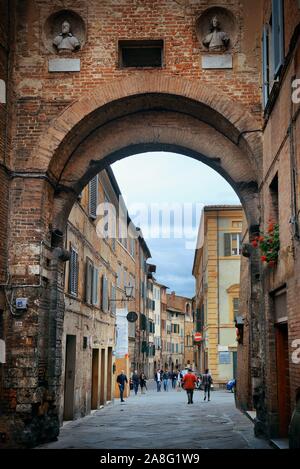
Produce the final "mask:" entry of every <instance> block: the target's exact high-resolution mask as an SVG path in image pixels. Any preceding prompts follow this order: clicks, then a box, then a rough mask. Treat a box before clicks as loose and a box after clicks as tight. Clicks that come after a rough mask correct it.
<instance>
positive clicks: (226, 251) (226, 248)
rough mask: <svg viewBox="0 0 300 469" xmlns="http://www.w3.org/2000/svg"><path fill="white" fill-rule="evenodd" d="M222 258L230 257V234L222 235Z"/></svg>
mask: <svg viewBox="0 0 300 469" xmlns="http://www.w3.org/2000/svg"><path fill="white" fill-rule="evenodd" d="M224 256H225V257H228V256H231V234H230V233H224Z"/></svg>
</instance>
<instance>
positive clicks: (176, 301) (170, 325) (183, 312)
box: [166, 292, 194, 371]
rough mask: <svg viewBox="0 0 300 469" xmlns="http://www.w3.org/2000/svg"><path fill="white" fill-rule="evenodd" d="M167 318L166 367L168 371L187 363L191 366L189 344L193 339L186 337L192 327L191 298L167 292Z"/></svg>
mask: <svg viewBox="0 0 300 469" xmlns="http://www.w3.org/2000/svg"><path fill="white" fill-rule="evenodd" d="M167 318H168V322H167V357H166V358H167V363H168V369H169V370H170V371H173V370H179V369H180V370H181V369H183V368H185V367H187V366H188V365H190V366H191V367H192V368H193V367H194V363H193V354H191V345H190V342H191V341H192V340H193V339H192V338H191V339H188V337H189V338H190V337H191V331H193V329H194V327H193V315H192V300H191V298H186V297H183V296H179V295H176V293H175V292H172V293H170V294H167ZM191 324H192V327H191ZM187 341H189V346H188V347H186V343H187ZM188 361H189V362H190V363H188Z"/></svg>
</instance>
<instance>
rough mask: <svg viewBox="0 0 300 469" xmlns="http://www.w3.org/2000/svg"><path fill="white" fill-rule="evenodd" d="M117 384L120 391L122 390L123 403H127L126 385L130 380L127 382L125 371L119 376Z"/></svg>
mask: <svg viewBox="0 0 300 469" xmlns="http://www.w3.org/2000/svg"><path fill="white" fill-rule="evenodd" d="M117 383H118V385H119V389H120V399H121V402H125V401H124V398H123V396H124V389H125V385H126V383H128V380H127V376H126V375H125V373H124V370H122V371H121V374H119V375H118V376H117Z"/></svg>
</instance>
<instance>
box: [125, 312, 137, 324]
mask: <svg viewBox="0 0 300 469" xmlns="http://www.w3.org/2000/svg"><path fill="white" fill-rule="evenodd" d="M126 317H127V321H128V322H135V321H136V320H137V318H138V315H137V314H136V312H135V311H130V312H129V313H128V314H127V316H126Z"/></svg>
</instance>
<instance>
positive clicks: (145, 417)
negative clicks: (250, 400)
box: [39, 383, 270, 449]
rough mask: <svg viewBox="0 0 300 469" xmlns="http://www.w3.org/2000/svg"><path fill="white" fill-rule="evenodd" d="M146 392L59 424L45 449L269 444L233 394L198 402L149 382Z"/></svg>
mask: <svg viewBox="0 0 300 469" xmlns="http://www.w3.org/2000/svg"><path fill="white" fill-rule="evenodd" d="M149 387H150V389H149V390H148V391H147V393H146V394H143V395H141V393H140V391H139V394H138V395H137V396H135V395H133V394H131V396H130V397H129V398H128V399H126V401H125V403H124V404H123V403H122V404H121V403H120V401H119V400H118V399H116V400H115V402H114V403H113V404H109V405H108V406H106V407H105V408H103V409H100V410H97V411H95V412H94V413H93V414H92V415H89V416H87V417H85V418H83V419H80V420H76V421H72V422H68V423H66V424H64V426H63V428H62V429H61V433H60V436H59V439H58V441H57V442H53V443H50V444H46V445H42V446H40V447H39V448H49V449H56V448H59V449H63V448H65V449H68V448H69V449H71V448H72V449H74V448H85V449H103V448H105V449H144V448H148V449H154V448H155V449H157V448H164V449H169V448H176V449H226V448H227V449H230V448H231V449H270V446H269V445H268V443H267V442H266V441H264V440H261V439H258V438H255V437H254V434H253V424H252V422H251V421H250V420H249V419H248V418H247V417H246V416H245V415H243V414H242V413H241V412H240V411H239V410H237V409H236V408H235V405H234V395H233V394H231V393H229V392H226V391H214V392H213V393H212V397H211V401H210V402H204V401H203V392H202V391H196V392H195V394H194V405H187V399H186V393H185V392H184V391H183V390H181V391H174V390H172V389H169V391H168V392H164V391H162V392H160V393H157V392H156V390H155V389H154V383H151V384H150V386H149Z"/></svg>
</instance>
